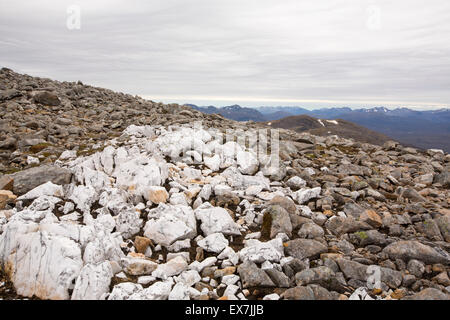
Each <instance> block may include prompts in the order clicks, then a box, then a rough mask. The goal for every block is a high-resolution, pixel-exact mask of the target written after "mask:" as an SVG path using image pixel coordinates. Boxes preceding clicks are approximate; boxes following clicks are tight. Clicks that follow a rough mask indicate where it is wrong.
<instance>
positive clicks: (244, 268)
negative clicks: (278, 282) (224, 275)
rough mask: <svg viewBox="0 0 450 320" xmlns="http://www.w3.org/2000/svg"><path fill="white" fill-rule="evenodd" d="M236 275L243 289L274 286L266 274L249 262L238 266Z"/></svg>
mask: <svg viewBox="0 0 450 320" xmlns="http://www.w3.org/2000/svg"><path fill="white" fill-rule="evenodd" d="M238 273H239V276H240V277H241V281H242V286H243V287H244V288H251V287H274V286H275V284H274V283H273V282H272V280H271V279H270V277H269V276H268V275H267V273H265V272H264V271H263V270H261V269H259V268H258V267H257V266H256V264H255V263H253V262H251V261H245V262H244V263H242V264H240V265H239V267H238Z"/></svg>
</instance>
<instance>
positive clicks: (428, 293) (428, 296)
mask: <svg viewBox="0 0 450 320" xmlns="http://www.w3.org/2000/svg"><path fill="white" fill-rule="evenodd" d="M403 300H450V296H449V295H448V294H445V293H443V292H442V291H439V290H437V289H434V288H426V289H423V290H422V291H420V292H418V293H416V294H413V295H412V296H407V297H405V298H403Z"/></svg>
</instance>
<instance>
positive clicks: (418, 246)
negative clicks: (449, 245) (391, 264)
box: [383, 241, 450, 265]
mask: <svg viewBox="0 0 450 320" xmlns="http://www.w3.org/2000/svg"><path fill="white" fill-rule="evenodd" d="M383 252H385V253H386V254H387V255H388V256H389V257H390V258H391V259H402V260H403V261H405V262H407V261H409V260H411V259H416V260H419V261H423V262H425V263H426V264H433V263H443V264H447V265H448V264H449V263H450V258H449V256H448V254H445V253H444V252H442V253H440V252H438V251H436V250H435V249H433V248H432V247H429V246H427V245H424V244H422V243H420V242H419V241H397V242H394V243H391V244H390V245H388V246H387V247H386V248H384V250H383Z"/></svg>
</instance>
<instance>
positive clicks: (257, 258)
mask: <svg viewBox="0 0 450 320" xmlns="http://www.w3.org/2000/svg"><path fill="white" fill-rule="evenodd" d="M239 257H240V259H241V261H242V262H244V261H246V260H250V261H252V262H255V263H263V262H264V261H271V262H279V261H280V259H281V258H283V257H284V248H283V241H282V240H281V239H280V238H275V239H272V240H270V241H267V242H261V241H259V240H256V239H249V240H245V247H244V248H242V249H241V250H240V251H239Z"/></svg>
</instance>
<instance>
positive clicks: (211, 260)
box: [189, 257, 217, 272]
mask: <svg viewBox="0 0 450 320" xmlns="http://www.w3.org/2000/svg"><path fill="white" fill-rule="evenodd" d="M216 262H217V258H216V257H208V258H206V259H205V260H203V261H202V262H199V261H197V260H196V261H194V262H192V263H191V264H190V265H189V270H195V271H197V272H202V270H203V269H204V268H207V267H211V266H213V265H215V264H216Z"/></svg>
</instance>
